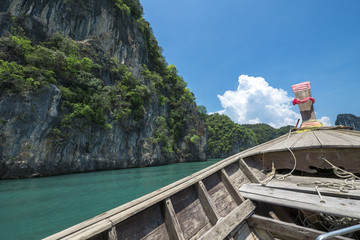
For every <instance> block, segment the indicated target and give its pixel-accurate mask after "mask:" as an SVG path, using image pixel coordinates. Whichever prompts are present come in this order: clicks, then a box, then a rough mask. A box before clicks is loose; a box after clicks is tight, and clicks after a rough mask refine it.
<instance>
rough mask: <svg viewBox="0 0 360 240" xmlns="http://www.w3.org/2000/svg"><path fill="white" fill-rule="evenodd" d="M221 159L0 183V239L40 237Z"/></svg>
mask: <svg viewBox="0 0 360 240" xmlns="http://www.w3.org/2000/svg"><path fill="white" fill-rule="evenodd" d="M219 160H220V159H211V160H208V161H206V162H194V163H176V164H171V165H165V166H158V167H148V168H132V169H121V170H112V171H102V172H92V173H81V174H70V175H62V176H54V177H44V178H32V179H19V180H2V181H0V239H41V238H44V237H47V236H49V235H51V234H54V233H56V232H59V231H61V230H63V229H65V228H68V227H70V226H72V225H74V224H77V223H80V222H82V221H84V220H87V219H89V218H91V217H94V216H96V215H98V214H101V213H103V212H105V211H108V210H110V209H112V208H115V207H117V206H119V205H121V204H124V203H126V202H129V201H131V200H133V199H135V198H138V197H140V196H143V195H145V194H147V193H150V192H152V191H154V190H156V189H159V188H161V187H163V186H166V185H168V184H170V183H172V182H175V181H177V180H179V179H181V178H184V177H186V176H188V175H190V174H192V173H195V172H197V171H199V170H201V169H203V168H205V167H207V166H209V165H211V164H214V163H216V162H217V161H219Z"/></svg>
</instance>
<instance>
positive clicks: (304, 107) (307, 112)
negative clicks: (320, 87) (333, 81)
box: [294, 89, 316, 122]
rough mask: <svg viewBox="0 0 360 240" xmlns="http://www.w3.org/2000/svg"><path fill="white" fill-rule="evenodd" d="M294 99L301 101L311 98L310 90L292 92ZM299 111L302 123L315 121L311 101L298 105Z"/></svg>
mask: <svg viewBox="0 0 360 240" xmlns="http://www.w3.org/2000/svg"><path fill="white" fill-rule="evenodd" d="M294 94H295V97H296V98H298V99H300V100H303V99H305V98H307V97H311V90H310V89H306V90H303V91H298V92H294ZM298 105H299V109H300V113H301V118H302V121H303V122H305V121H307V120H310V119H311V120H316V116H315V111H314V105H313V103H312V102H311V101H307V102H306V103H299V104H298Z"/></svg>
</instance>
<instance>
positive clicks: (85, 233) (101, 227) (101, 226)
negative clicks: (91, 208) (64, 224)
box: [61, 219, 112, 240]
mask: <svg viewBox="0 0 360 240" xmlns="http://www.w3.org/2000/svg"><path fill="white" fill-rule="evenodd" d="M110 228H112V222H111V221H109V220H108V219H104V220H102V221H100V222H97V223H95V224H93V225H92V226H91V228H84V229H81V230H80V231H77V232H76V233H75V234H73V235H71V236H66V237H64V238H61V239H64V240H71V239H73V240H80V239H88V238H91V237H92V236H95V235H97V234H100V233H102V232H105V231H108V229H110Z"/></svg>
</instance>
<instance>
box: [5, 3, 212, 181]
mask: <svg viewBox="0 0 360 240" xmlns="http://www.w3.org/2000/svg"><path fill="white" fill-rule="evenodd" d="M3 2H4V4H2V5H1V6H0V36H1V38H0V178H1V179H7V178H22V177H32V176H45V175H56V174H65V173H74V172H86V171H96V170H106V169H116V168H128V167H142V166H150V165H160V164H167V163H172V162H184V161H202V160H205V159H206V155H205V150H206V147H207V144H206V142H207V141H206V138H207V130H206V126H205V120H204V119H205V117H204V114H203V112H202V108H201V107H199V106H197V105H196V103H195V97H194V95H193V94H192V93H191V92H190V90H189V89H188V88H187V87H186V85H187V84H186V82H185V81H184V80H183V78H182V77H181V76H179V75H178V73H177V70H176V67H175V66H173V65H168V64H167V63H166V61H165V59H164V58H163V56H162V54H161V48H160V47H159V46H158V43H157V41H156V39H155V37H154V35H153V33H152V30H151V28H150V26H149V23H148V22H146V21H145V20H144V18H143V12H142V7H141V5H140V3H139V1H138V0H105V1H100V0H90V1H85V2H83V1H75V0H67V1H66V0H65V1H63V0H56V1H50V0H45V1H41V3H38V1H35V0H15V1H14V0H13V1H10V0H6V1H3Z"/></svg>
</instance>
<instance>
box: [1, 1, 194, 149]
mask: <svg viewBox="0 0 360 240" xmlns="http://www.w3.org/2000/svg"><path fill="white" fill-rule="evenodd" d="M68 2H69V4H70V1H68ZM114 5H115V6H116V7H117V8H118V9H119V10H120V11H121V12H122V13H123V14H125V15H127V16H128V17H129V18H130V19H132V21H133V23H134V25H135V26H137V27H138V29H139V30H140V32H141V33H142V35H143V38H144V40H145V43H146V47H147V50H148V56H149V59H150V60H149V64H148V65H144V66H143V67H142V69H137V72H140V76H137V77H135V76H134V75H133V72H134V71H133V69H132V68H131V67H127V66H126V65H124V64H120V63H119V60H118V59H115V58H112V57H110V56H108V55H107V53H101V54H102V55H101V56H99V52H96V51H93V49H92V47H91V46H89V45H86V44H82V43H79V42H76V41H74V40H72V39H69V38H65V37H63V36H62V35H61V34H55V35H54V36H52V37H51V38H49V39H44V41H42V42H39V41H31V40H30V38H29V37H28V36H26V34H25V33H24V31H23V29H22V27H21V23H20V22H21V21H19V20H18V19H16V18H13V20H12V21H13V27H12V30H11V34H9V35H8V36H4V37H2V38H0V57H1V59H2V60H0V96H1V95H3V94H20V95H26V94H28V93H31V92H36V91H37V90H38V89H39V88H43V87H46V86H48V85H49V84H54V85H55V86H56V87H57V88H59V89H60V91H61V93H62V97H61V119H60V124H59V126H58V128H56V129H53V131H52V132H53V133H56V135H58V136H59V135H61V134H63V133H64V134H65V133H67V132H69V130H71V129H85V128H88V127H90V126H99V127H101V128H103V129H110V128H112V125H113V123H115V122H117V123H120V124H122V126H123V127H124V128H126V129H127V130H131V129H135V128H138V127H139V126H141V124H140V125H139V123H141V122H142V121H143V120H144V117H145V115H146V114H147V108H148V107H149V105H150V104H158V105H160V106H163V108H164V109H166V111H164V113H162V114H161V116H159V117H157V119H156V121H155V126H154V128H156V133H155V135H154V138H153V139H152V142H153V143H154V144H160V145H161V146H162V150H163V151H164V152H165V153H174V152H179V151H180V150H179V148H178V145H177V143H178V142H179V141H181V140H182V139H185V140H186V141H188V142H189V143H191V144H196V143H197V138H199V137H198V135H197V134H198V132H197V131H198V130H199V129H195V128H194V127H191V125H192V123H191V121H193V119H194V114H196V115H198V113H197V112H195V113H194V112H192V111H190V110H189V109H191V108H194V109H196V104H195V101H194V100H195V98H194V95H193V94H192V93H191V92H190V90H189V89H188V88H187V87H186V86H187V84H186V82H185V81H184V80H183V78H182V77H181V76H179V75H178V72H177V69H176V67H175V66H174V65H167V64H166V61H165V59H164V57H163V56H162V54H161V48H160V47H159V46H158V43H157V41H156V39H155V37H154V35H153V33H152V30H151V28H150V26H149V23H148V22H146V21H145V20H144V18H143V16H142V15H143V10H142V7H141V5H140V2H139V1H138V0H115V1H114ZM94 52H96V53H94ZM104 72H105V73H108V74H109V76H110V80H111V82H110V83H109V82H105V81H104V79H103V78H102V76H103V73H104ZM191 105H194V107H189V106H191ZM187 129H190V130H187Z"/></svg>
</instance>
